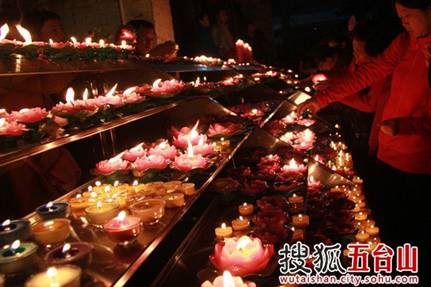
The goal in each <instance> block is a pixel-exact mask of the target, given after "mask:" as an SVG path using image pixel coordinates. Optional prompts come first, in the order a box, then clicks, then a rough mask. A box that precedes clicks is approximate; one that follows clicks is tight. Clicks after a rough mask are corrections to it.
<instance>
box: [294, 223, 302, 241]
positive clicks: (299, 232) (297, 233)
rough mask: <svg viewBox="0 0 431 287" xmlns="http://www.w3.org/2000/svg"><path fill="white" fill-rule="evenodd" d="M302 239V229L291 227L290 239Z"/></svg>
mask: <svg viewBox="0 0 431 287" xmlns="http://www.w3.org/2000/svg"><path fill="white" fill-rule="evenodd" d="M302 240H304V230H302V229H299V228H295V227H294V226H293V227H292V241H293V242H296V241H302Z"/></svg>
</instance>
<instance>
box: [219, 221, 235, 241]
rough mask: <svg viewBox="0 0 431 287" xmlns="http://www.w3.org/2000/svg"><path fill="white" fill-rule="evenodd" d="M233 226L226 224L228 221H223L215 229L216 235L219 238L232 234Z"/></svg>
mask: <svg viewBox="0 0 431 287" xmlns="http://www.w3.org/2000/svg"><path fill="white" fill-rule="evenodd" d="M232 233H233V230H232V227H230V226H226V223H222V224H221V226H220V227H217V228H216V229H215V235H216V237H217V238H219V239H221V238H226V237H230V236H232Z"/></svg>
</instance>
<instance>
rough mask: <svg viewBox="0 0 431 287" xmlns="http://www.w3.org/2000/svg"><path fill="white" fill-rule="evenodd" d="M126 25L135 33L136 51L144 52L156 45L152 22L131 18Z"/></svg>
mask: <svg viewBox="0 0 431 287" xmlns="http://www.w3.org/2000/svg"><path fill="white" fill-rule="evenodd" d="M126 26H127V27H130V29H132V30H133V31H134V32H135V34H136V52H137V53H140V54H146V53H148V52H149V51H150V50H151V49H152V48H154V47H155V46H156V43H157V36H156V30H155V29H154V25H153V24H152V23H150V22H148V21H145V20H132V21H130V22H129V23H127V25H126Z"/></svg>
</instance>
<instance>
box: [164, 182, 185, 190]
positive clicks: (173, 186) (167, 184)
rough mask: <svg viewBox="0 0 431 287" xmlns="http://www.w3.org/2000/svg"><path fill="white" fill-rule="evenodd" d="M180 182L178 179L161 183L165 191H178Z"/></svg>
mask: <svg viewBox="0 0 431 287" xmlns="http://www.w3.org/2000/svg"><path fill="white" fill-rule="evenodd" d="M181 184H182V182H181V181H179V180H173V181H168V182H165V183H164V184H163V186H164V187H165V189H166V192H167V193H173V192H178V191H179V189H180V188H181Z"/></svg>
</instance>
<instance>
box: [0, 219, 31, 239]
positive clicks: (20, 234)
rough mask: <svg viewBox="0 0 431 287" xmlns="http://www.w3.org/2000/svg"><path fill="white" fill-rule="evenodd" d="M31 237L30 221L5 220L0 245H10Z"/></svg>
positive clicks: (1, 228) (1, 230)
mask: <svg viewBox="0 0 431 287" xmlns="http://www.w3.org/2000/svg"><path fill="white" fill-rule="evenodd" d="M29 237H30V222H29V221H28V220H24V219H20V220H9V219H7V220H5V221H3V223H2V224H1V225H0V245H6V244H10V243H12V242H13V241H15V240H21V241H24V240H27V239H28V238H29Z"/></svg>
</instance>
